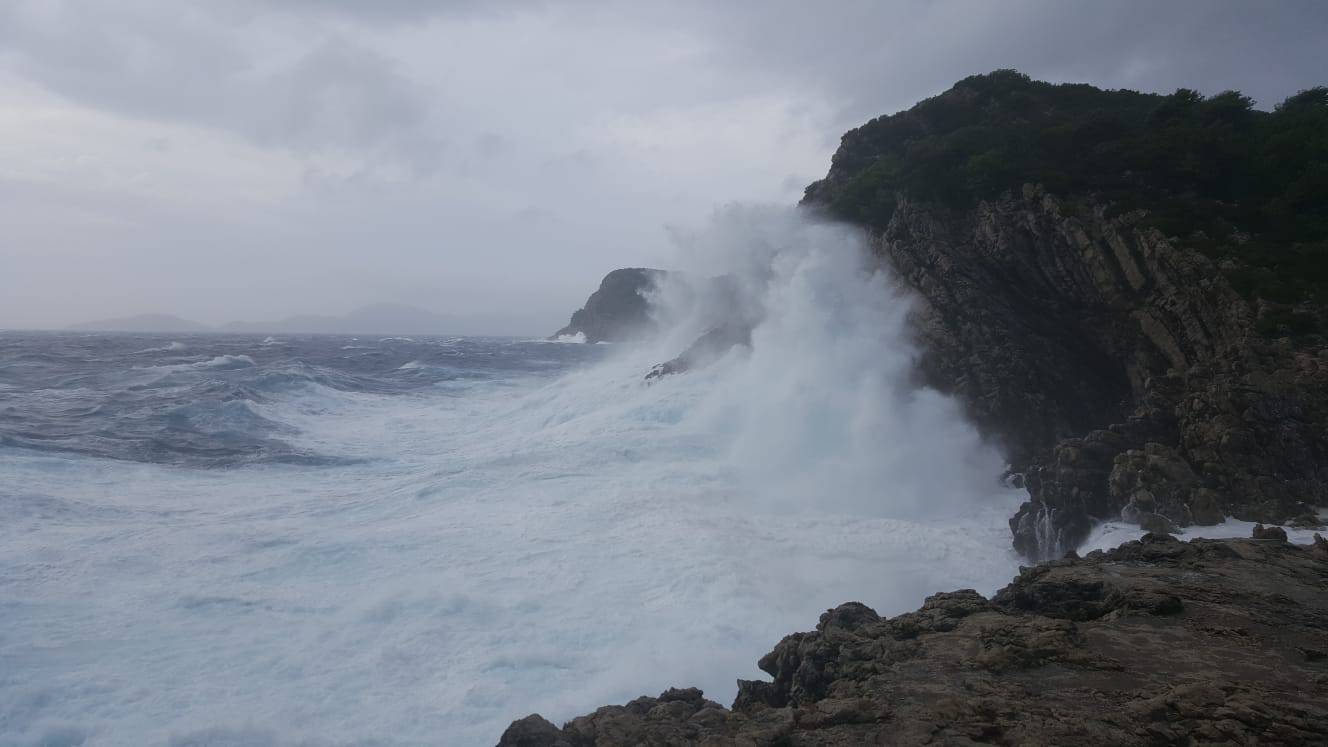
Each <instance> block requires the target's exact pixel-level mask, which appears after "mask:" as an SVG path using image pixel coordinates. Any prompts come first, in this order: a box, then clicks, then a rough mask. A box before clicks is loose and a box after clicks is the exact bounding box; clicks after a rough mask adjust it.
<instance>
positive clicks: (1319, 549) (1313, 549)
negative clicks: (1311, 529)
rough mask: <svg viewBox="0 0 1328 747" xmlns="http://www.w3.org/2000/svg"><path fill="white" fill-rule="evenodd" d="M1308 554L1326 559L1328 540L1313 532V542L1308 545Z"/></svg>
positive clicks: (1327, 557) (1327, 556)
mask: <svg viewBox="0 0 1328 747" xmlns="http://www.w3.org/2000/svg"><path fill="white" fill-rule="evenodd" d="M1310 554H1311V555H1313V556H1314V557H1316V558H1318V559H1319V560H1328V540H1325V539H1324V538H1323V535H1321V534H1319V533H1317V532H1316V533H1315V534H1314V544H1313V545H1311V546H1310Z"/></svg>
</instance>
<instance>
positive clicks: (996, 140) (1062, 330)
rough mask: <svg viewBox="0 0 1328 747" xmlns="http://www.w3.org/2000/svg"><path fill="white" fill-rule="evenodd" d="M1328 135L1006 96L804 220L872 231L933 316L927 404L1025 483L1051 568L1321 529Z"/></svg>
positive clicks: (1105, 104)
mask: <svg viewBox="0 0 1328 747" xmlns="http://www.w3.org/2000/svg"><path fill="white" fill-rule="evenodd" d="M1307 123H1311V124H1314V127H1313V128H1309V125H1308V124H1307ZM1324 132H1328V89H1314V90H1313V91H1307V92H1305V93H1303V94H1300V95H1298V96H1296V97H1292V99H1288V101H1287V102H1285V103H1284V104H1283V105H1282V106H1280V107H1279V108H1278V109H1277V110H1276V112H1274V113H1273V114H1268V113H1263V112H1256V111H1253V110H1252V108H1251V106H1250V102H1249V100H1248V99H1245V98H1244V97H1241V96H1239V94H1234V93H1227V94H1222V95H1220V96H1218V97H1214V98H1212V99H1204V98H1203V97H1201V96H1198V94H1194V93H1193V92H1187V91H1180V92H1177V93H1176V94H1174V95H1172V96H1166V97H1164V96H1156V95H1149V94H1139V93H1135V92H1130V91H1101V90H1099V89H1096V88H1093V87H1091V86H1082V85H1078V86H1052V85H1050V84H1046V83H1038V82H1036V81H1030V80H1029V79H1027V78H1026V77H1024V76H1021V75H1018V74H1017V73H1013V72H1009V71H1000V72H997V73H993V74H991V75H988V76H975V77H974V78H970V79H966V80H965V81H961V82H960V83H959V84H956V86H955V87H954V88H953V89H951V90H950V91H947V92H945V93H943V94H941V95H940V96H937V97H935V98H933V99H929V100H927V101H924V102H922V103H920V104H918V106H916V107H914V108H913V109H910V110H908V111H906V112H901V113H899V114H896V115H893V116H890V117H882V118H880V119H877V120H874V121H872V122H870V123H868V124H867V125H864V126H863V127H861V128H858V129H857V130H854V131H852V132H850V133H848V134H847V135H845V136H844V140H843V144H842V145H841V147H840V149H839V151H838V152H837V153H836V154H835V157H834V161H833V163H832V166H831V169H830V171H829V173H828V174H827V176H826V178H825V179H823V180H821V181H819V182H817V183H815V184H813V185H812V186H810V187H809V188H808V190H807V195H806V198H805V200H804V204H806V205H808V206H809V207H811V208H812V209H813V210H815V211H818V212H821V213H824V214H827V215H829V216H830V217H833V218H836V219H845V220H851V221H854V222H856V223H859V224H861V225H862V226H864V228H865V229H866V230H867V232H868V234H869V236H870V241H871V245H872V247H873V249H874V250H875V252H876V254H877V255H878V256H879V257H880V259H881V260H882V261H883V262H885V263H886V264H888V265H889V266H890V267H891V268H893V270H894V272H895V274H896V275H897V277H898V278H899V279H900V280H901V281H902V282H903V283H905V284H906V285H908V286H909V287H911V288H912V289H913V290H914V291H916V294H917V296H918V297H919V301H920V306H919V311H918V313H917V315H916V319H915V321H916V327H917V331H918V336H919V338H920V341H921V342H922V343H923V347H924V349H925V354H924V356H923V359H922V360H921V361H920V362H919V364H920V369H921V372H922V374H923V376H924V378H925V380H926V382H927V383H928V384H930V385H932V386H934V387H937V388H939V389H941V390H944V391H947V392H951V393H954V394H955V395H957V396H958V397H959V398H960V399H961V400H962V401H963V402H965V403H966V404H967V406H968V410H969V413H970V415H971V416H972V417H973V419H974V420H975V421H976V422H977V423H978V424H979V425H980V426H981V427H982V428H983V429H984V431H985V432H986V433H988V434H989V435H990V436H991V437H993V438H995V439H997V440H998V441H1000V442H1001V443H1002V444H1003V446H1004V447H1005V449H1006V451H1007V453H1008V455H1009V457H1010V459H1011V461H1012V463H1013V465H1014V467H1015V469H1016V470H1018V471H1020V472H1022V473H1024V474H1023V477H1024V479H1025V481H1026V484H1027V487H1028V490H1029V493H1030V501H1029V502H1028V503H1027V504H1025V506H1024V507H1023V508H1022V509H1021V510H1020V512H1019V514H1018V515H1017V516H1016V517H1014V518H1013V519H1012V520H1011V529H1012V531H1013V533H1014V543H1015V546H1016V547H1017V548H1018V549H1019V550H1021V551H1022V552H1024V553H1025V554H1027V555H1029V556H1030V557H1034V558H1052V557H1059V555H1060V554H1061V553H1063V552H1064V551H1066V550H1070V549H1073V548H1074V547H1076V546H1077V545H1078V544H1079V543H1080V542H1081V541H1082V539H1083V538H1084V536H1085V535H1086V534H1087V532H1088V530H1089V528H1090V527H1091V525H1092V523H1093V522H1095V521H1100V520H1104V519H1115V518H1125V519H1127V520H1132V521H1139V522H1146V523H1147V524H1148V525H1150V526H1156V527H1158V528H1167V527H1171V526H1185V525H1188V524H1192V523H1199V524H1211V523H1216V522H1219V521H1221V520H1222V518H1223V517H1224V516H1225V515H1234V516H1236V517H1238V518H1242V519H1248V520H1254V521H1273V522H1277V523H1285V522H1288V521H1296V520H1302V521H1306V522H1313V521H1315V519H1314V518H1313V515H1312V511H1311V506H1314V505H1324V504H1328V347H1325V340H1326V339H1328V338H1325V336H1324V334H1323V332H1324V328H1323V324H1322V319H1323V315H1324V309H1325V308H1328V273H1326V272H1325V268H1328V220H1326V219H1325V218H1326V216H1328V180H1325V179H1323V178H1321V177H1320V176H1316V174H1318V170H1319V169H1328V137H1325V135H1324V134H1323V133H1324ZM1277 149H1281V150H1277ZM1288 151H1294V152H1295V153H1296V154H1297V157H1298V158H1299V159H1300V160H1299V161H1297V162H1296V163H1292V162H1291V161H1289V160H1286V159H1287V152H1288ZM1261 154H1262V155H1261ZM1278 159H1282V160H1278ZM1324 173H1328V171H1325V172H1324ZM1289 205H1295V208H1294V209H1293V210H1290V211H1288V206H1289ZM1293 318H1294V319H1295V320H1297V321H1296V322H1295V323H1289V322H1288V321H1287V320H1289V319H1293Z"/></svg>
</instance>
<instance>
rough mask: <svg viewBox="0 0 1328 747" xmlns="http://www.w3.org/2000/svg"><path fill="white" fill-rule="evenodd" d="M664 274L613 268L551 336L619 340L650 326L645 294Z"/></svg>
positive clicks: (647, 269) (645, 332)
mask: <svg viewBox="0 0 1328 747" xmlns="http://www.w3.org/2000/svg"><path fill="white" fill-rule="evenodd" d="M667 274H668V273H666V272H665V271H664V270H653V269H650V268H645V267H626V268H623V269H620V270H614V271H613V272H610V273H609V274H608V275H605V276H604V279H603V280H602V281H600V284H599V289H598V290H596V291H595V292H594V293H591V294H590V297H589V298H587V299H586V305H585V306H583V307H581V308H580V309H578V310H577V311H576V312H574V313H573V314H572V320H571V321H570V322H568V324H567V326H566V327H563V328H562V329H560V330H558V331H557V332H555V333H554V335H553V337H555V338H557V337H563V336H566V335H577V334H580V335H585V338H586V342H591V343H594V342H622V341H625V340H630V339H633V338H636V337H640V336H641V335H644V334H647V333H649V332H650V331H651V330H653V329H654V321H653V320H652V319H651V318H650V303H649V300H648V299H647V298H646V294H648V293H649V292H650V290H651V289H652V288H654V287H655V285H656V284H657V283H659V282H660V281H661V280H662V279H663V278H664V277H665V276H666V275H667Z"/></svg>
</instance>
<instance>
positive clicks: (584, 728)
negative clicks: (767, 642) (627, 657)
mask: <svg viewBox="0 0 1328 747" xmlns="http://www.w3.org/2000/svg"><path fill="white" fill-rule="evenodd" d="M1316 539H1318V538H1317V537H1316ZM760 666H761V669H763V670H765V671H766V672H768V673H769V674H770V675H771V676H772V677H773V680H774V681H773V682H749V681H741V680H740V681H739V692H738V697H737V700H736V701H735V702H734V704H733V708H732V710H730V709H726V708H724V707H722V706H720V705H719V704H718V703H714V702H711V701H708V700H706V699H704V697H703V696H702V693H701V691H700V690H696V689H694V688H693V689H686V690H668V691H667V692H665V693H663V694H662V695H660V696H659V697H658V698H647V697H642V698H637V699H636V700H634V701H632V702H630V703H628V704H627V705H624V706H608V707H605V708H600V709H599V710H597V711H595V712H594V713H592V714H590V715H588V716H581V717H579V718H576V719H573V720H572V721H571V722H569V723H568V724H566V725H565V726H563V727H562V728H561V729H559V728H557V727H556V726H554V725H553V724H551V723H549V722H548V721H546V720H544V719H543V718H541V717H539V716H536V715H532V716H528V717H526V718H524V719H521V720H519V721H516V722H514V723H513V724H512V726H511V727H509V728H508V730H507V731H506V732H505V733H504V734H503V736H502V740H501V741H500V742H499V745H500V747H516V746H517V745H520V746H521V747H552V746H554V745H557V746H558V747H583V746H588V745H637V744H640V745H839V744H886V745H895V744H898V745H911V744H944V745H963V744H1065V745H1070V744H1120V745H1130V744H1149V745H1154V744H1194V743H1217V744H1238V745H1244V744H1260V745H1271V744H1276V745H1293V744H1294V745H1301V744H1328V543H1324V542H1323V541H1322V540H1321V539H1319V541H1318V543H1317V544H1316V545H1314V546H1311V547H1303V546H1297V545H1291V544H1288V543H1286V542H1285V541H1282V540H1280V539H1264V540H1194V541H1192V542H1180V541H1178V540H1176V539H1174V538H1171V537H1168V536H1166V535H1154V534H1149V535H1146V536H1145V537H1144V538H1143V539H1142V540H1139V541H1137V542H1129V543H1126V544H1124V545H1122V546H1121V547H1119V548H1117V549H1115V550H1111V551H1109V552H1105V553H1104V552H1100V551H1098V552H1094V553H1091V554H1090V555H1088V556H1087V557H1085V558H1082V559H1079V558H1069V559H1066V560H1061V561H1056V562H1053V563H1049V564H1045V565H1041V566H1037V567H1035V568H1028V569H1024V570H1023V571H1021V573H1020V575H1019V577H1018V578H1016V579H1015V580H1014V581H1013V582H1012V583H1011V584H1010V585H1009V586H1007V587H1005V588H1004V589H1002V590H1001V591H1000V592H999V593H997V594H996V596H995V597H993V598H992V599H991V600H988V599H986V598H984V597H982V596H981V595H980V594H978V593H976V592H974V591H969V590H965V591H956V592H952V593H948V594H937V595H935V596H933V597H930V598H929V599H927V601H926V602H925V603H924V604H923V605H922V608H921V609H919V610H918V611H916V612H910V613H907V614H903V615H900V616H898V617H893V618H888V619H887V618H881V617H879V616H877V614H876V613H875V612H873V611H872V610H871V609H870V608H868V607H866V606H864V605H861V604H858V603H855V602H850V603H848V604H844V605H841V606H839V607H837V608H835V609H833V610H830V611H828V612H826V613H825V614H824V615H822V616H821V620H820V623H819V624H818V625H817V626H816V631H815V632H812V633H795V634H793V635H791V636H788V637H786V638H785V639H784V640H783V641H781V642H780V643H779V645H777V646H776V647H775V650H774V651H772V652H770V653H769V654H767V655H766V656H765V657H764V658H762V659H761V661H760Z"/></svg>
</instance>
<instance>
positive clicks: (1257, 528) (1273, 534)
mask: <svg viewBox="0 0 1328 747" xmlns="http://www.w3.org/2000/svg"><path fill="white" fill-rule="evenodd" d="M1250 536H1252V537H1253V538H1254V539H1257V540H1277V541H1278V542H1286V541H1287V533H1286V530H1285V529H1283V528H1282V527H1266V526H1264V525H1263V524H1255V525H1254V532H1253V533H1252V534H1251V535H1250Z"/></svg>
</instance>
